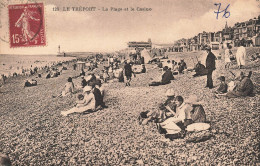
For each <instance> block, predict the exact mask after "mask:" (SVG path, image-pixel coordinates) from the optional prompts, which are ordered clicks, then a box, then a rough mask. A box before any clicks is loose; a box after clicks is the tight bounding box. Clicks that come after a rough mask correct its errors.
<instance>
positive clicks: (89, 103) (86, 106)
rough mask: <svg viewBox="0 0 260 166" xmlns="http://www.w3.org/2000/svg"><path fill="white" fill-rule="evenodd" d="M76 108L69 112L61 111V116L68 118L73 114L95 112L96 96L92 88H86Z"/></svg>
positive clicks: (79, 96)
mask: <svg viewBox="0 0 260 166" xmlns="http://www.w3.org/2000/svg"><path fill="white" fill-rule="evenodd" d="M76 103H77V104H76V106H75V107H73V108H72V109H70V110H68V111H61V115H63V116H67V115H69V114H72V113H75V112H77V113H82V112H85V111H95V109H96V108H95V105H96V101H95V96H94V94H93V92H92V87H91V86H85V87H84V89H83V94H79V95H78V96H77V101H76Z"/></svg>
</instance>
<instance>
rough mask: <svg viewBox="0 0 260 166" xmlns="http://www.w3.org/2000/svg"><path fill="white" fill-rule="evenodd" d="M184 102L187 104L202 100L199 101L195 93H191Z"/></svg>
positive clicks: (197, 102) (198, 102)
mask: <svg viewBox="0 0 260 166" xmlns="http://www.w3.org/2000/svg"><path fill="white" fill-rule="evenodd" d="M185 103H189V104H202V103H203V102H201V101H199V99H198V98H197V96H196V95H191V96H189V97H188V99H187V100H186V101H185Z"/></svg>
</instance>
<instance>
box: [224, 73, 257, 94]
mask: <svg viewBox="0 0 260 166" xmlns="http://www.w3.org/2000/svg"><path fill="white" fill-rule="evenodd" d="M251 74H252V71H250V72H249V75H248V76H245V75H244V73H243V72H241V73H240V75H239V76H238V78H237V79H238V80H239V82H238V83H237V85H236V87H235V88H234V90H232V91H229V92H228V93H227V95H226V96H227V97H228V98H236V97H242V96H243V97H245V96H250V95H252V93H253V91H254V84H253V82H252V80H251V79H250V77H251Z"/></svg>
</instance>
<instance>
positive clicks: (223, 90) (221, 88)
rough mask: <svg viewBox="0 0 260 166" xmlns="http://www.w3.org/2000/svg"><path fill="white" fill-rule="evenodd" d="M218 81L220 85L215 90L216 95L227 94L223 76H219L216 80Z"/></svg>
mask: <svg viewBox="0 0 260 166" xmlns="http://www.w3.org/2000/svg"><path fill="white" fill-rule="evenodd" d="M218 79H219V80H220V85H219V87H218V89H217V90H216V92H215V93H216V94H223V93H227V89H228V85H227V84H226V82H225V77H224V76H220V77H219V78H218Z"/></svg>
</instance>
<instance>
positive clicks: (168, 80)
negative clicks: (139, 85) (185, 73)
mask: <svg viewBox="0 0 260 166" xmlns="http://www.w3.org/2000/svg"><path fill="white" fill-rule="evenodd" d="M163 71H164V73H163V75H162V80H161V81H159V82H156V81H154V82H152V83H150V84H149V86H159V85H166V84H169V83H171V80H173V79H174V77H173V74H172V72H171V71H170V70H169V69H168V67H167V66H165V67H163Z"/></svg>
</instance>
